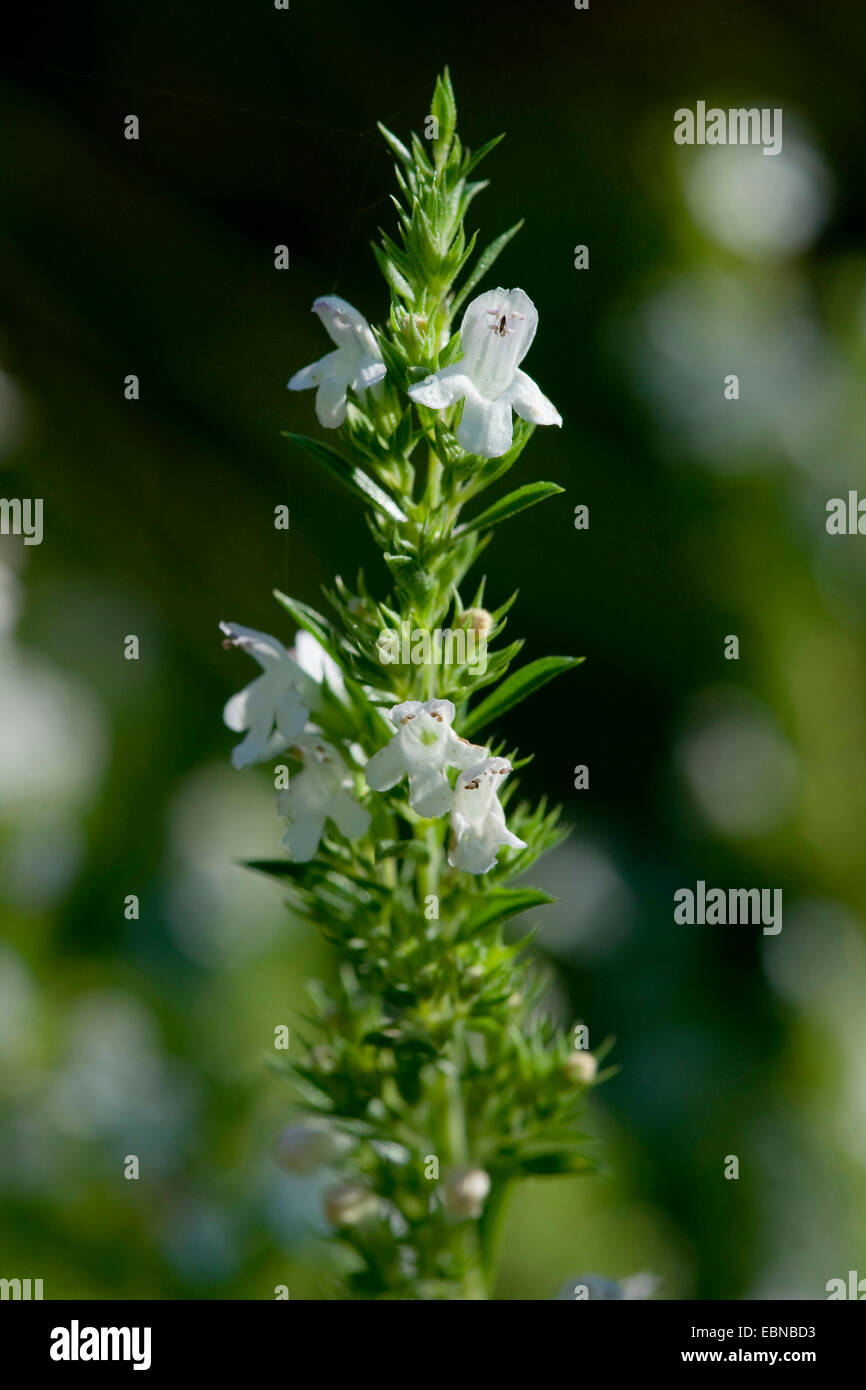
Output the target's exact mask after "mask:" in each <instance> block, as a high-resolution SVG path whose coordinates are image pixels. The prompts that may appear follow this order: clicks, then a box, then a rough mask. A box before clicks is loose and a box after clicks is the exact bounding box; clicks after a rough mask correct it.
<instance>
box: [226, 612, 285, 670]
mask: <svg viewBox="0 0 866 1390" xmlns="http://www.w3.org/2000/svg"><path fill="white" fill-rule="evenodd" d="M220 630H221V631H222V632H224V633H225V635H226V640H227V642H229V643H230V644H231V645H232V646H233V647H240V649H241V651H244V652H248V653H249V655H250V656H251V657H253V658H254V659H255V660H256V661H257V662H258V663H259V665H260V666H261V668H262V670H263V671H267V670H268V669H269V667H272V666H276V665H278V664H279V663H280V662H281V661H284V660H285V659H286V657H287V656H288V652H287V651H286V649H285V647H284V646H283V644H282V642H280V641H278V640H277V638H276V637H272V636H271V635H270V633H269V632H257V631H256V629H255V628H254V627H242V626H241V624H240V623H220Z"/></svg>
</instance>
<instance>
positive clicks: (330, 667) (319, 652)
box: [289, 628, 346, 697]
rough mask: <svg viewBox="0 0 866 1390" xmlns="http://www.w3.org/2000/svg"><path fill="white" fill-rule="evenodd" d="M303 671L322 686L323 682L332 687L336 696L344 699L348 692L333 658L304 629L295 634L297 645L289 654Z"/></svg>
mask: <svg viewBox="0 0 866 1390" xmlns="http://www.w3.org/2000/svg"><path fill="white" fill-rule="evenodd" d="M289 655H290V656H291V657H294V659H295V661H296V662H297V663H298V665H299V666H300V668H301V670H302V671H305V672H306V674H307V675H308V676H309V677H310V678H311V680H314V681H315V682H316V685H321V684H322V682H323V681H325V682H327V684H328V685H329V686H330V687H331V689H332V690H333V692H334V694H335V695H339V696H340V697H342V696H343V695H344V694H345V692H346V686H345V683H344V681H343V673H342V671H341V670H340V668H339V666H338V665H337V663H336V661H335V660H334V658H333V657H332V656H329V655H328V653H327V652H326V651H325V648H324V647H323V646H322V644H321V642H319V641H317V640H316V638H315V637H314V636H313V634H312V633H311V632H305V631H304V629H303V628H300V629H299V631H298V632H297V633H296V634H295V643H294V646H293V647H292V649H291V651H290V652H289Z"/></svg>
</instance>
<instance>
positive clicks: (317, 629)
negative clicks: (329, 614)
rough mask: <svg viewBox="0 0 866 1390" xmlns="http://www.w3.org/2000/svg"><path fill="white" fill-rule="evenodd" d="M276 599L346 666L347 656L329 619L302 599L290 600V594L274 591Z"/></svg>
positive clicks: (329, 652)
mask: <svg viewBox="0 0 866 1390" xmlns="http://www.w3.org/2000/svg"><path fill="white" fill-rule="evenodd" d="M274 598H275V599H276V600H277V603H281V604H282V605H283V607H284V608H285V609H286V610H287V612H289V613H291V615H292V617H293V618H294V620H295V622H296V623H297V624H298V627H302V628H303V629H304V631H305V632H309V634H310V636H311V637H315V639H316V641H317V642H318V643H319V646H320V647H324V649H325V651H326V652H327V653H328V656H330V657H331V658H332V659H333V660H334V661H336V663H337V665H338V666H343V665H344V664H345V656H344V654H343V653H342V652H341V651H340V646H339V639H338V637H337V634H336V632H335V631H334V629H333V627H332V626H331V624H330V623H329V622H328V620H327V618H323V617H322V615H321V613H317V612H316V610H315V608H310V607H309V605H308V604H306V603H301V600H300V599H297V598H290V597H289V595H288V594H284V593H282V592H281V591H280V590H279V589H274Z"/></svg>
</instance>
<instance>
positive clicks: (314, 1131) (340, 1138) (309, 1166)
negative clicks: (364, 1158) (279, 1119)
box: [277, 1120, 351, 1173]
mask: <svg viewBox="0 0 866 1390" xmlns="http://www.w3.org/2000/svg"><path fill="white" fill-rule="evenodd" d="M349 1147H351V1141H350V1140H349V1139H348V1137H347V1136H346V1135H342V1134H338V1133H336V1132H335V1131H334V1130H333V1129H331V1127H330V1126H329V1125H328V1124H326V1123H325V1122H324V1121H316V1120H307V1121H306V1122H305V1123H304V1124H294V1125H287V1126H286V1128H285V1129H284V1130H283V1131H282V1133H281V1134H280V1137H279V1139H278V1141H277V1158H278V1159H279V1162H280V1163H281V1164H282V1166H283V1167H284V1168H287V1169H288V1171H289V1172H290V1173H312V1172H313V1171H314V1170H315V1169H316V1168H321V1167H322V1165H323V1164H325V1163H328V1162H330V1161H331V1159H333V1158H335V1157H336V1156H337V1155H338V1154H339V1153H341V1152H342V1151H343V1150H344V1149H346V1148H349Z"/></svg>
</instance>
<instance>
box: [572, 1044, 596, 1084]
mask: <svg viewBox="0 0 866 1390" xmlns="http://www.w3.org/2000/svg"><path fill="white" fill-rule="evenodd" d="M564 1070H565V1074H566V1076H567V1077H568V1078H569V1080H571V1081H578V1082H580V1083H581V1084H582V1085H584V1086H589V1084H590V1083H591V1082H593V1081H594V1080H595V1077H596V1073H597V1072H598V1061H597V1059H596V1058H595V1057H593V1055H592V1053H591V1052H585V1051H584V1050H583V1049H580V1050H578V1051H577V1052H570V1053H569V1054H568V1056H567V1057H566V1059H565V1067H564Z"/></svg>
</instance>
